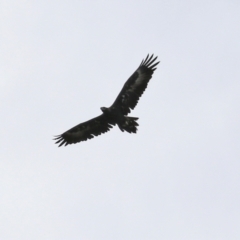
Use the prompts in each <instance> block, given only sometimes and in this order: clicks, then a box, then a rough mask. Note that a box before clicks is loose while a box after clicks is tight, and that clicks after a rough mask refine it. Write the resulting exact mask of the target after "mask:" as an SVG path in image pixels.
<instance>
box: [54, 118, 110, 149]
mask: <svg viewBox="0 0 240 240" xmlns="http://www.w3.org/2000/svg"><path fill="white" fill-rule="evenodd" d="M111 124H112V125H114V123H111ZM111 124H110V123H109V122H108V120H107V119H106V117H105V116H104V115H103V114H102V115H100V116H98V117H96V118H93V119H91V120H89V121H87V122H84V123H80V124H78V125H77V126H75V127H73V128H71V129H69V130H68V131H66V132H65V133H63V134H61V135H58V136H56V137H55V138H54V139H53V140H55V141H56V144H59V147H61V146H62V145H64V146H67V145H68V144H72V143H78V142H81V141H86V140H88V139H91V138H93V137H94V136H98V135H100V134H102V133H105V132H107V131H109V130H110V128H112V125H111Z"/></svg>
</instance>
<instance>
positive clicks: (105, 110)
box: [100, 107, 108, 113]
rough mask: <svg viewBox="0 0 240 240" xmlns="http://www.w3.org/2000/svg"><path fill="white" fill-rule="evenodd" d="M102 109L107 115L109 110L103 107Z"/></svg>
mask: <svg viewBox="0 0 240 240" xmlns="http://www.w3.org/2000/svg"><path fill="white" fill-rule="evenodd" d="M100 109H101V110H102V112H103V113H106V112H107V111H108V108H106V107H101V108H100Z"/></svg>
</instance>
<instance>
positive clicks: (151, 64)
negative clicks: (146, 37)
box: [53, 55, 159, 147]
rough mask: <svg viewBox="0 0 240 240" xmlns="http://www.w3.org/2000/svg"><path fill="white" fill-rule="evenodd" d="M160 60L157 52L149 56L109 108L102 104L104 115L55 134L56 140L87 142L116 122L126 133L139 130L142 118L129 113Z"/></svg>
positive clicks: (60, 144) (106, 130) (57, 141)
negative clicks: (130, 115)
mask: <svg viewBox="0 0 240 240" xmlns="http://www.w3.org/2000/svg"><path fill="white" fill-rule="evenodd" d="M156 59H157V57H154V56H153V55H151V56H149V55H147V57H146V58H145V59H144V60H143V61H142V62H141V64H140V66H139V67H138V68H137V70H136V71H135V72H134V73H133V74H132V76H131V77H130V78H129V79H128V80H127V81H126V83H125V84H124V86H123V88H122V90H121V92H120V93H119V94H118V96H117V98H116V100H115V102H114V103H113V104H112V106H110V107H109V108H107V107H101V108H100V109H101V110H102V114H101V115H99V116H97V117H95V118H93V119H91V120H88V121H86V122H83V123H80V124H78V125H77V126H75V127H73V128H71V129H69V130H68V131H66V132H64V133H63V134H60V135H58V136H55V138H54V139H53V140H54V141H56V142H55V143H56V144H59V147H61V146H62V145H64V146H67V145H68V144H75V143H78V142H82V141H86V140H88V139H91V138H93V137H94V136H98V135H101V134H102V133H105V132H108V131H109V130H110V129H111V128H112V127H113V126H115V125H116V124H117V125H118V127H119V128H120V130H121V131H122V132H124V131H127V132H128V133H136V132H137V126H138V123H137V122H136V121H137V120H138V118H137V117H129V116H127V115H128V114H129V113H130V111H131V110H133V109H134V108H135V107H136V105H137V103H138V100H139V98H140V97H141V96H142V94H143V92H144V91H145V89H146V88H147V85H148V82H149V80H150V79H151V78H152V75H153V73H154V71H155V70H156V66H157V65H158V63H159V62H156Z"/></svg>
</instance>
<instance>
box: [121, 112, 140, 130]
mask: <svg viewBox="0 0 240 240" xmlns="http://www.w3.org/2000/svg"><path fill="white" fill-rule="evenodd" d="M137 120H138V118H136V117H127V116H125V117H124V122H122V123H119V124H118V127H119V128H120V130H121V131H122V132H124V131H127V132H129V133H136V132H137V126H138V123H137V122H136V121H137Z"/></svg>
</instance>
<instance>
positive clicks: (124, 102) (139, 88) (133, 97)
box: [111, 55, 159, 115]
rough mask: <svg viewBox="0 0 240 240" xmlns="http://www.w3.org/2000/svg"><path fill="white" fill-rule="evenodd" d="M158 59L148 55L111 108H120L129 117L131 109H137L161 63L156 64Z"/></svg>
mask: <svg viewBox="0 0 240 240" xmlns="http://www.w3.org/2000/svg"><path fill="white" fill-rule="evenodd" d="M156 59H157V57H155V58H153V55H152V56H151V57H149V55H147V57H146V59H145V60H143V61H142V62H141V64H140V66H139V67H138V69H137V70H136V71H135V72H134V73H133V75H132V76H131V77H130V78H129V79H128V80H127V81H126V83H125V84H124V86H123V88H122V90H121V92H120V93H119V95H118V96H117V98H116V100H115V102H114V103H113V105H112V106H111V107H114V108H119V109H120V110H121V111H122V114H124V115H127V114H128V113H130V111H131V109H134V108H135V106H136V105H137V103H138V100H139V98H140V97H141V96H142V94H143V92H144V91H145V89H146V88H147V85H148V82H149V80H150V79H151V78H152V75H153V73H154V71H155V70H156V66H157V65H158V63H159V62H155V61H156Z"/></svg>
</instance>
